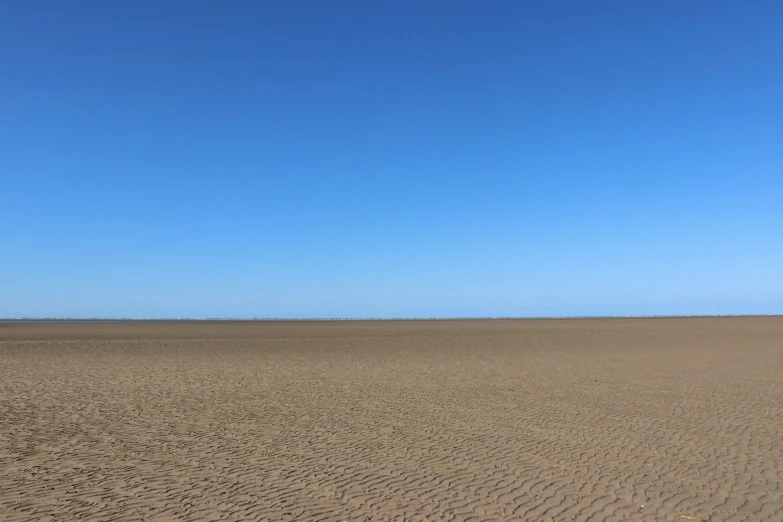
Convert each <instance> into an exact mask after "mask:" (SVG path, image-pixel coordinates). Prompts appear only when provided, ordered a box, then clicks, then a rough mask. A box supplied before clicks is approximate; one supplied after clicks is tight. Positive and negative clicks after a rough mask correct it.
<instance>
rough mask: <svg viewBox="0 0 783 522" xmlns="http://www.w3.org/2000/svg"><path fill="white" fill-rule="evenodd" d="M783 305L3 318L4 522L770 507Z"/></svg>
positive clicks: (777, 478) (734, 515)
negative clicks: (331, 318)
mask: <svg viewBox="0 0 783 522" xmlns="http://www.w3.org/2000/svg"><path fill="white" fill-rule="evenodd" d="M782 454H783V317H766V318H762V317H747V318H700V319H691V318H688V319H600V320H598V319H590V320H519V321H399V322H397V321H395V322H372V321H368V322H301V323H293V322H280V323H263V322H259V323H207V322H195V323H134V324H128V323H118V324H87V325H85V324H35V325H30V324H26V325H10V324H3V325H0V519H2V520H9V521H17V520H75V519H78V518H83V519H89V520H107V521H108V520H112V521H114V520H272V521H278V520H325V521H332V520H335V521H340V520H433V521H441V520H601V521H603V520H651V521H652V520H676V521H680V522H685V521H688V520H701V519H709V520H710V521H717V520H754V521H759V520H772V521H781V520H783V458H782V457H781V455H782Z"/></svg>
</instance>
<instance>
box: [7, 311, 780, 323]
mask: <svg viewBox="0 0 783 522" xmlns="http://www.w3.org/2000/svg"><path fill="white" fill-rule="evenodd" d="M781 316H783V313H771V314H655V315H549V316H454V317H440V316H433V317H0V322H25V321H30V322H32V321H51V322H56V321H61V322H79V321H93V322H111V321H127V322H132V321H138V322H143V321H160V322H165V321H170V322H172V321H214V322H220V321H226V322H228V321H245V322H253V321H256V322H261V321H268V322H283V321H298V322H307V321H334V322H340V321H480V320H532V319H550V320H552V319H666V318H671V319H675V318H719V317H781Z"/></svg>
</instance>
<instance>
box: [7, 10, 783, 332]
mask: <svg viewBox="0 0 783 522" xmlns="http://www.w3.org/2000/svg"><path fill="white" fill-rule="evenodd" d="M782 23H783V4H781V3H780V2H777V1H753V2H737V1H716V0H711V1H689V2H675V1H663V2H661V1H655V2H654V1H628V0H622V1H620V0H613V1H600V2H581V1H570V2H568V1H556V2H549V1H539V2H522V1H493V2H478V1H471V2H462V1H456V2H455V1H452V2H409V1H395V2H366V1H363V2H358V1H336V2H324V1H320V0H319V1H301V2H284V1H269V2H237V1H229V2H212V1H209V2H207V1H187V2H185V1H178V2H172V1H155V2H136V1H118V2H103V1H101V2H97V1H96V2H83V1H72V2H45V3H40V2H25V1H21V0H18V1H11V2H5V3H4V5H3V6H2V16H0V67H1V69H0V70H1V71H2V81H0V181H1V185H0V223H2V229H0V316H5V317H19V316H28V317H32V316H37V317H42V316H50V317H51V316H68V317H431V316H450V317H453V316H537V315H544V316H551V315H634V314H701V313H705V314H712V313H783V203H781V202H783V96H782V95H781V93H783V31H780V27H781V24H782Z"/></svg>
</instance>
